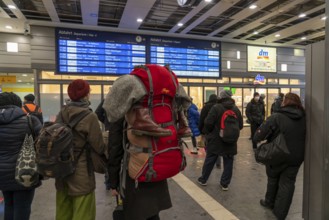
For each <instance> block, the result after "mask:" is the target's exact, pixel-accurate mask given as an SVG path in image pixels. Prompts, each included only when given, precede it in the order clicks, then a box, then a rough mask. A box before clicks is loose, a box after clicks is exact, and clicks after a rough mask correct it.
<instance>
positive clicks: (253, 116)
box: [246, 92, 265, 149]
mask: <svg viewBox="0 0 329 220" xmlns="http://www.w3.org/2000/svg"><path fill="white" fill-rule="evenodd" d="M259 99H260V96H259V93H258V92H255V93H254V98H253V99H251V101H250V102H249V103H248V105H247V109H246V116H247V118H248V121H249V122H250V130H251V137H252V138H253V137H254V135H255V132H256V129H257V128H258V127H259V126H260V125H261V124H262V123H263V121H264V119H265V107H264V104H263V103H262V102H260V101H259ZM252 147H253V149H256V148H257V143H256V142H255V141H254V140H253V139H252Z"/></svg>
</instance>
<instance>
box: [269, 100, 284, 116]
mask: <svg viewBox="0 0 329 220" xmlns="http://www.w3.org/2000/svg"><path fill="white" fill-rule="evenodd" d="M282 101H283V100H282V98H281V97H277V98H275V100H274V102H273V104H272V106H271V114H273V113H276V112H278V111H279V110H280V108H281V104H282Z"/></svg>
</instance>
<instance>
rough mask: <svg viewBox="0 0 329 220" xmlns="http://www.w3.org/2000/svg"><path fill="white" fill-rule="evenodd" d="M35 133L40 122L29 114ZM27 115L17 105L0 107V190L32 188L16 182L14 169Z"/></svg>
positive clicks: (26, 126) (26, 127) (26, 123)
mask: <svg viewBox="0 0 329 220" xmlns="http://www.w3.org/2000/svg"><path fill="white" fill-rule="evenodd" d="M31 119H32V124H33V129H34V132H35V134H36V135H38V134H39V131H40V130H41V123H40V121H39V120H38V118H36V117H35V116H33V115H32V116H31ZM28 129H29V127H28V122H27V117H26V115H25V113H24V112H23V110H22V109H21V108H19V107H17V106H13V105H10V106H1V107H0V140H1V141H0V190H2V191H18V190H26V189H32V188H35V187H37V186H39V185H40V184H37V185H35V186H33V187H30V188H27V187H24V186H22V185H20V184H18V183H17V182H16V180H15V169H16V162H17V158H18V154H19V151H20V150H21V148H22V145H23V141H24V138H25V135H26V133H27V132H28V131H29V130H28Z"/></svg>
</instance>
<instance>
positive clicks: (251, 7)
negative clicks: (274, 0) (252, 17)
mask: <svg viewBox="0 0 329 220" xmlns="http://www.w3.org/2000/svg"><path fill="white" fill-rule="evenodd" d="M249 8H250V9H255V8H257V5H254V4H252V5H250V6H249Z"/></svg>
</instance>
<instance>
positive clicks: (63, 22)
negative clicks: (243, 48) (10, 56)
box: [0, 0, 326, 46]
mask: <svg viewBox="0 0 329 220" xmlns="http://www.w3.org/2000/svg"><path fill="white" fill-rule="evenodd" d="M178 1H180V2H185V1H184V0H0V32H14V33H24V31H26V32H28V31H29V28H30V25H43V26H65V27H72V28H79V27H89V28H90V29H92V28H93V27H94V29H95V30H97V29H101V30H106V28H108V29H109V30H113V29H118V30H128V31H132V32H136V31H141V32H143V31H144V32H146V33H147V32H150V33H156V34H162V33H165V34H166V35H173V36H177V37H179V36H183V37H186V36H190V37H196V36H197V37H199V38H200V36H201V37H202V38H203V39H207V38H209V39H218V40H223V41H231V42H232V41H233V42H241V43H251V44H268V45H278V46H281V45H282V46H304V45H307V44H311V43H314V42H317V41H321V40H323V39H324V38H325V23H326V22H325V19H326V17H325V1H324V0H321V1H320V0H318V1H317V0H187V1H186V2H187V3H191V5H190V6H188V7H181V6H179V4H178ZM137 19H140V20H139V22H138V21H137Z"/></svg>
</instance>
